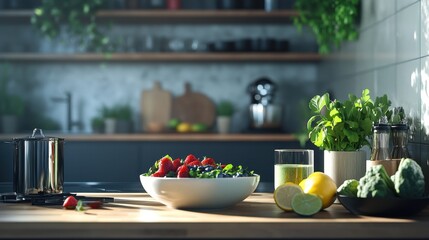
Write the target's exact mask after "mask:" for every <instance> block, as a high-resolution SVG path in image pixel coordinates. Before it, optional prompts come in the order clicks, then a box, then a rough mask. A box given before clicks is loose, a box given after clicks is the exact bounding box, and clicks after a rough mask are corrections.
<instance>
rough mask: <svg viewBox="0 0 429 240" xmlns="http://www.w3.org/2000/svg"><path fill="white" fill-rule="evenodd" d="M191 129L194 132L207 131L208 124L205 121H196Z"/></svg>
mask: <svg viewBox="0 0 429 240" xmlns="http://www.w3.org/2000/svg"><path fill="white" fill-rule="evenodd" d="M191 129H192V131H193V132H205V131H207V126H206V125H205V124H204V123H194V124H192V126H191Z"/></svg>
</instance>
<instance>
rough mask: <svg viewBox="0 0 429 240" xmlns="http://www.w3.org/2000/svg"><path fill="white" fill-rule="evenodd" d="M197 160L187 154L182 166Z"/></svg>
mask: <svg viewBox="0 0 429 240" xmlns="http://www.w3.org/2000/svg"><path fill="white" fill-rule="evenodd" d="M196 160H198V158H196V157H195V156H194V155H192V154H189V155H188V156H186V158H185V161H184V162H183V164H186V165H189V163H191V162H193V161H196Z"/></svg>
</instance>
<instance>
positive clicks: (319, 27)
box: [294, 0, 359, 53]
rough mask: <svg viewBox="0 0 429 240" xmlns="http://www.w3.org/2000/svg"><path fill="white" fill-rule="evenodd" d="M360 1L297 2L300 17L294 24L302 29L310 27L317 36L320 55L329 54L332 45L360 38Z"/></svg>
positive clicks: (310, 0) (312, 0) (307, 0)
mask: <svg viewBox="0 0 429 240" xmlns="http://www.w3.org/2000/svg"><path fill="white" fill-rule="evenodd" d="M358 8H359V0H296V2H295V9H296V10H297V11H298V13H299V15H298V16H297V17H295V18H294V23H295V25H296V26H297V27H298V29H301V28H302V26H303V25H308V26H309V27H310V28H311V29H312V30H313V32H314V34H315V35H316V39H317V42H318V44H319V52H320V53H328V52H329V51H330V47H331V45H335V46H336V47H338V46H339V45H340V44H341V43H342V42H343V41H350V40H355V39H357V37H358V33H357V30H356V29H357V27H356V22H357V21H356V20H357V18H358Z"/></svg>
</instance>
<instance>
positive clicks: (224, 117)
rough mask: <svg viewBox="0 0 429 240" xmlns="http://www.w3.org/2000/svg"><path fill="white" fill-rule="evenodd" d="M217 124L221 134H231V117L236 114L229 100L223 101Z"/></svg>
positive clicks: (219, 108) (220, 105)
mask: <svg viewBox="0 0 429 240" xmlns="http://www.w3.org/2000/svg"><path fill="white" fill-rule="evenodd" d="M216 111H217V118H216V124H217V129H218V132H219V133H222V134H226V133H229V132H230V128H231V117H232V115H233V114H234V106H233V105H232V103H231V102H230V101H228V100H223V101H221V102H220V103H219V104H218V105H217V107H216Z"/></svg>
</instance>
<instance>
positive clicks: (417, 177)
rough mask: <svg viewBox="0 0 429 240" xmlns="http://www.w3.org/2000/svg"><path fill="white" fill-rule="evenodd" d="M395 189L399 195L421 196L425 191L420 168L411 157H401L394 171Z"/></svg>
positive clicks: (408, 196)
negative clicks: (396, 169)
mask: <svg viewBox="0 0 429 240" xmlns="http://www.w3.org/2000/svg"><path fill="white" fill-rule="evenodd" d="M394 178H395V190H396V193H397V194H398V195H399V196H400V197H404V198H414V197H421V196H423V194H424V191H425V179H424V175H423V172H422V168H421V167H420V166H419V164H417V162H416V161H414V160H413V159H411V158H402V159H401V162H400V163H399V167H398V171H396V173H395V177H394Z"/></svg>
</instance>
